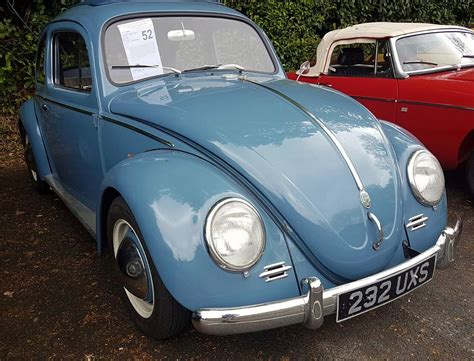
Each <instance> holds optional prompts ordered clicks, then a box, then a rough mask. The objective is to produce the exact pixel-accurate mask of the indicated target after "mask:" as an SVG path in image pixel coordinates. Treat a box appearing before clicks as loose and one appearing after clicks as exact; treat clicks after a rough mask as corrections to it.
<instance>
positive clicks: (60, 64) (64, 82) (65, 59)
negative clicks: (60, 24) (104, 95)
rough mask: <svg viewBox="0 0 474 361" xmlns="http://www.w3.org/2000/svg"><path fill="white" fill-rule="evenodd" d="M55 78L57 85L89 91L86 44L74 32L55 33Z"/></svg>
mask: <svg viewBox="0 0 474 361" xmlns="http://www.w3.org/2000/svg"><path fill="white" fill-rule="evenodd" d="M55 44H56V47H55V49H56V50H55V59H56V61H55V65H56V67H55V72H54V73H55V79H54V82H55V84H57V85H61V86H63V87H66V88H70V89H76V90H80V91H90V90H91V88H92V78H91V71H90V64H89V56H88V54H87V46H86V43H85V41H84V39H83V38H82V36H81V35H80V34H78V33H75V32H63V33H58V34H56V35H55Z"/></svg>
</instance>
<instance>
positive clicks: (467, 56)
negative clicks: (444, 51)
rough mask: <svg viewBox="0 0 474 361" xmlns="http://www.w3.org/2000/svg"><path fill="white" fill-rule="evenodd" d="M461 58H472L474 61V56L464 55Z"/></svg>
mask: <svg viewBox="0 0 474 361" xmlns="http://www.w3.org/2000/svg"><path fill="white" fill-rule="evenodd" d="M461 57H462V58H472V59H474V54H462V55H461Z"/></svg>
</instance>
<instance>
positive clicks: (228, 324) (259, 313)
mask: <svg viewBox="0 0 474 361" xmlns="http://www.w3.org/2000/svg"><path fill="white" fill-rule="evenodd" d="M461 234H462V221H461V219H460V218H459V217H458V218H457V221H456V225H455V226H454V228H451V227H446V228H445V229H444V231H443V232H442V233H441V234H440V236H439V237H438V240H437V242H436V244H435V245H434V246H433V247H431V248H429V249H427V250H426V251H424V252H423V253H420V254H419V255H418V256H416V257H413V258H411V259H409V260H407V261H406V262H403V263H401V264H399V265H397V266H395V267H392V268H390V269H387V270H385V271H382V272H379V273H377V274H374V275H372V276H369V277H366V278H363V279H360V280H357V281H354V282H350V283H347V284H344V285H341V286H337V287H334V288H330V289H328V290H324V287H323V285H322V284H321V282H320V280H319V279H317V278H316V277H309V278H306V279H303V280H302V291H305V290H307V291H306V294H304V295H302V296H299V297H294V298H290V299H286V300H279V301H274V302H267V303H262V304H257V305H249V306H243V307H230V308H213V309H211V308H203V309H198V310H196V311H195V312H194V313H193V318H192V321H193V325H194V327H195V328H196V329H197V330H198V331H200V332H203V333H207V334H213V335H229V334H237V333H245V332H255V331H262V330H268V329H271V328H276V327H282V326H288V325H293V324H297V323H302V324H304V325H305V326H306V327H307V328H311V329H316V328H319V327H320V326H321V325H322V324H323V321H324V316H328V315H330V314H333V313H335V312H336V310H337V297H338V295H339V294H342V293H346V292H350V291H353V290H356V289H359V288H362V287H366V286H369V285H372V284H374V283H376V282H378V281H380V280H383V279H386V278H389V277H391V276H393V275H396V274H398V273H400V272H403V271H406V270H408V269H410V268H411V267H413V266H414V265H416V264H418V263H421V262H423V261H424V260H426V259H428V258H430V257H433V256H434V255H435V256H436V267H437V268H445V267H447V266H448V265H449V264H450V263H451V262H453V261H454V249H455V246H456V245H457V244H458V243H459V240H460V238H461Z"/></svg>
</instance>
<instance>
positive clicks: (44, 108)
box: [41, 104, 49, 112]
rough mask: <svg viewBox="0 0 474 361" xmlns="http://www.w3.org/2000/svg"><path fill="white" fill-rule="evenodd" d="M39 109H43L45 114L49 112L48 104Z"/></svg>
mask: <svg viewBox="0 0 474 361" xmlns="http://www.w3.org/2000/svg"><path fill="white" fill-rule="evenodd" d="M41 109H43V110H44V111H45V112H47V111H48V110H49V107H48V104H43V105H41Z"/></svg>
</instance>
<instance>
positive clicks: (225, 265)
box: [204, 197, 266, 272]
mask: <svg viewBox="0 0 474 361" xmlns="http://www.w3.org/2000/svg"><path fill="white" fill-rule="evenodd" d="M232 202H239V203H242V204H244V205H246V206H247V207H249V208H250V209H251V210H252V212H254V213H255V215H256V216H257V219H258V222H260V225H261V227H262V232H263V239H262V242H261V244H260V248H259V251H258V256H257V257H255V258H254V259H253V260H252V261H251V262H248V263H247V264H245V265H244V266H241V267H237V266H235V265H232V264H230V263H229V262H227V261H226V260H225V259H224V258H223V257H222V256H221V255H220V254H219V252H217V250H216V247H215V244H214V242H213V241H212V230H211V227H212V222H213V220H214V218H215V216H216V215H217V213H218V212H219V210H220V209H221V208H222V207H223V206H225V205H226V204H229V203H232ZM265 234H266V232H265V224H264V223H263V219H262V216H261V215H260V213H259V212H258V210H257V209H256V208H255V207H254V206H253V205H252V204H251V203H250V202H248V201H247V200H245V199H243V198H238V197H229V198H224V199H221V200H219V201H217V202H216V203H215V204H214V205H213V206H212V208H211V210H210V212H209V214H208V215H207V218H206V224H205V232H204V235H205V238H206V244H207V249H208V251H209V254H210V255H211V259H212V260H213V261H214V262H215V263H216V264H217V265H218V266H219V267H221V268H222V269H224V270H226V271H230V272H245V271H248V270H249V269H250V268H252V267H253V266H254V265H255V264H256V263H257V262H258V261H260V259H261V258H262V255H263V253H264V250H265V245H266V237H265Z"/></svg>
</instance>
